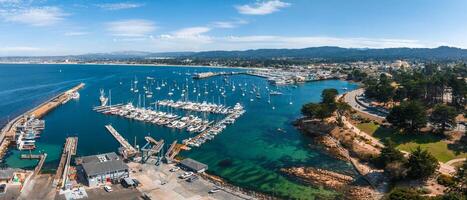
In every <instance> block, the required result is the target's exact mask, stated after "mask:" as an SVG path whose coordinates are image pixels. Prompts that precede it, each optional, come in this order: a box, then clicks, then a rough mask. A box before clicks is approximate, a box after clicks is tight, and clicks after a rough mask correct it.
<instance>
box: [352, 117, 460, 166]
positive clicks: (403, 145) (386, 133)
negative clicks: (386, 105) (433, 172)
mask: <svg viewBox="0 0 467 200" xmlns="http://www.w3.org/2000/svg"><path fill="white" fill-rule="evenodd" d="M357 127H358V128H359V129H360V130H362V131H364V132H366V133H368V134H370V135H372V136H373V137H375V138H378V139H380V140H381V141H383V142H385V141H386V140H387V139H388V138H390V139H391V140H392V141H393V142H394V143H396V144H397V148H398V149H400V150H404V151H408V152H411V151H413V150H415V149H416V148H417V147H418V146H420V147H421V148H422V149H426V150H428V152H430V153H431V154H432V155H433V156H434V157H436V159H438V160H439V161H441V162H446V161H448V160H451V159H454V158H462V157H467V153H466V152H456V151H454V150H452V149H449V148H448V143H447V142H445V141H442V139H443V137H442V136H439V135H435V134H431V133H430V134H401V133H399V132H398V131H397V130H394V129H391V128H385V127H380V126H379V125H377V124H374V123H373V122H370V123H361V124H358V125H357Z"/></svg>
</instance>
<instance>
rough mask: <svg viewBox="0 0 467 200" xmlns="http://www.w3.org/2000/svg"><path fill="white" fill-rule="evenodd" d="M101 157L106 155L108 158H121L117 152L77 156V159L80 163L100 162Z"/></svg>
mask: <svg viewBox="0 0 467 200" xmlns="http://www.w3.org/2000/svg"><path fill="white" fill-rule="evenodd" d="M99 157H104V158H105V159H106V160H120V157H119V156H118V155H117V154H116V153H115V152H110V153H104V154H99V155H92V156H83V157H80V158H76V160H77V161H78V160H79V163H91V162H100V160H99Z"/></svg>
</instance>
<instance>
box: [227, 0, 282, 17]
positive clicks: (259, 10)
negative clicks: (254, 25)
mask: <svg viewBox="0 0 467 200" xmlns="http://www.w3.org/2000/svg"><path fill="white" fill-rule="evenodd" d="M288 6H290V3H286V2H282V1H280V0H268V1H262V2H257V3H255V4H253V5H248V4H247V5H240V6H235V8H236V9H237V11H238V12H239V13H240V14H244V15H267V14H271V13H273V12H277V11H279V10H280V9H281V8H285V7H288Z"/></svg>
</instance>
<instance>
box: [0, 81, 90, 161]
mask: <svg viewBox="0 0 467 200" xmlns="http://www.w3.org/2000/svg"><path fill="white" fill-rule="evenodd" d="M83 87H84V83H80V84H78V85H77V86H75V87H73V88H71V89H70V90H67V91H65V92H63V93H61V94H59V95H56V96H55V97H53V98H51V99H49V100H47V101H45V102H44V103H42V104H40V105H38V106H36V107H35V108H33V109H31V110H29V111H27V112H25V113H24V114H21V115H19V116H18V117H16V118H15V119H13V120H12V121H10V122H8V123H7V124H6V125H5V126H4V127H3V128H2V129H1V131H0V159H1V158H3V156H4V155H5V153H6V152H7V150H8V147H9V146H10V144H11V143H12V142H14V143H16V147H17V148H18V149H19V150H33V149H35V148H36V145H35V139H36V138H38V137H40V136H39V134H40V132H41V131H42V130H43V129H44V128H45V121H44V120H39V119H40V118H42V117H44V116H45V115H46V114H47V113H49V112H50V111H52V110H53V109H55V108H57V107H58V106H60V105H62V104H65V103H67V102H68V101H69V100H70V99H73V98H74V99H76V98H79V93H78V90H80V89H82V88H83Z"/></svg>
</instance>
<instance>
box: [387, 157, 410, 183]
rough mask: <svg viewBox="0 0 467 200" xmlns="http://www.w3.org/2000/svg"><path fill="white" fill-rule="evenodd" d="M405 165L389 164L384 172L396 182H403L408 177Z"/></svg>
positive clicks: (396, 162) (398, 162)
mask: <svg viewBox="0 0 467 200" xmlns="http://www.w3.org/2000/svg"><path fill="white" fill-rule="evenodd" d="M405 164H406V163H405V162H401V161H394V162H391V163H388V164H387V165H386V167H384V172H385V173H387V174H388V175H389V177H391V179H392V180H394V181H397V180H402V179H403V178H405V177H406V176H407V168H406V166H405Z"/></svg>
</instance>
